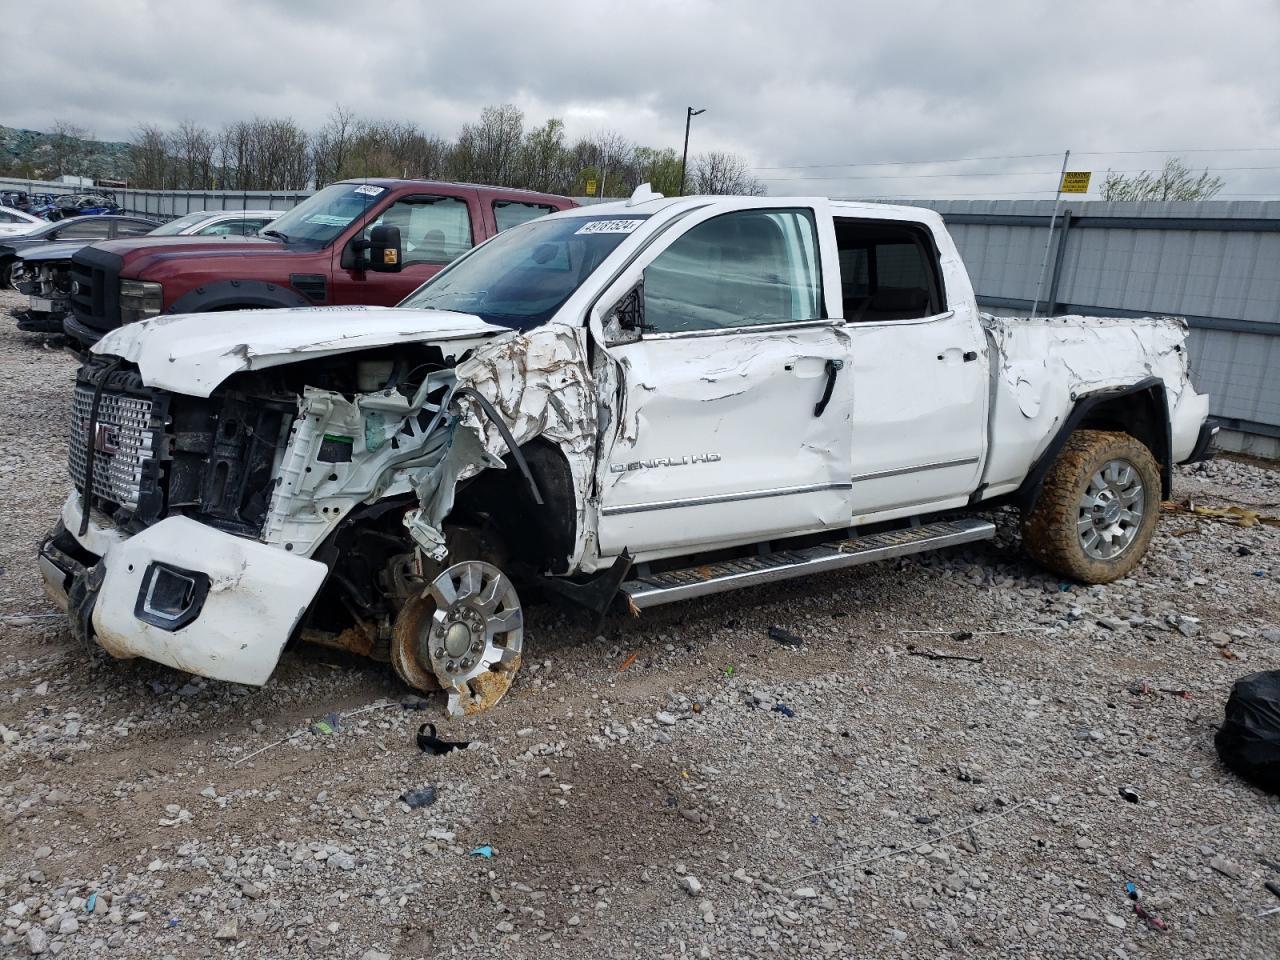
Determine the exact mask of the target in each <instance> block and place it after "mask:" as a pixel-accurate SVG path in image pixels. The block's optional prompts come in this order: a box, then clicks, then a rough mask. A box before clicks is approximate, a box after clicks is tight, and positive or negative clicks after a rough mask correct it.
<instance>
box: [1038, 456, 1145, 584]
mask: <svg viewBox="0 0 1280 960" xmlns="http://www.w3.org/2000/svg"><path fill="white" fill-rule="evenodd" d="M1159 513H1160V468H1159V466H1158V465H1157V464H1156V460H1155V457H1153V456H1152V455H1151V451H1150V450H1148V449H1147V447H1146V446H1145V445H1143V444H1142V443H1140V442H1139V441H1138V440H1136V439H1135V438H1133V437H1131V436H1130V435H1129V434H1127V433H1113V432H1109V431H1103V430H1077V431H1076V432H1075V433H1073V434H1072V435H1071V437H1070V438H1069V439H1068V440H1067V442H1066V444H1065V446H1063V448H1062V451H1061V452H1060V453H1059V454H1058V458H1057V459H1056V460H1055V461H1054V463H1053V466H1052V467H1051V468H1050V470H1049V473H1048V475H1047V476H1046V477H1045V481H1044V486H1043V488H1042V489H1041V491H1040V496H1039V498H1038V499H1037V500H1036V503H1035V506H1034V507H1033V508H1032V509H1031V510H1030V511H1029V512H1027V513H1026V514H1024V516H1023V519H1022V543H1023V546H1024V547H1025V548H1026V550H1027V552H1028V553H1029V554H1030V555H1031V556H1032V557H1033V558H1034V559H1036V560H1037V561H1039V562H1040V563H1042V564H1043V565H1044V566H1046V567H1048V568H1049V569H1050V570H1053V571H1054V572H1055V573H1059V574H1061V575H1063V576H1066V577H1070V578H1071V579H1073V580H1079V581H1081V582H1083V583H1109V582H1110V581H1112V580H1117V579H1119V578H1120V577H1123V576H1125V575H1126V574H1128V573H1129V572H1130V571H1131V570H1132V569H1133V568H1134V567H1135V566H1137V564H1138V562H1139V561H1140V560H1141V559H1142V556H1143V554H1145V553H1146V551H1147V546H1148V545H1149V544H1150V543H1151V537H1152V535H1153V534H1154V533H1155V528H1156V521H1157V519H1158V518H1159Z"/></svg>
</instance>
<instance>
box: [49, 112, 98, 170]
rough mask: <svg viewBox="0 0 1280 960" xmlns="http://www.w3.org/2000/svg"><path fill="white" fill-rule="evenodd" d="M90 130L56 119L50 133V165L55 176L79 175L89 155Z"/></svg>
mask: <svg viewBox="0 0 1280 960" xmlns="http://www.w3.org/2000/svg"><path fill="white" fill-rule="evenodd" d="M88 139H89V131H88V130H86V129H85V128H84V127H81V126H78V125H77V124H74V123H70V122H69V121H67V120H55V121H54V123H53V130H52V131H51V132H50V134H49V139H48V145H49V167H50V171H51V172H52V174H53V175H54V176H55V177H61V176H65V175H71V176H78V175H80V174H82V172H83V166H84V163H85V160H86V158H87V156H88V150H87V149H86V141H87V140H88Z"/></svg>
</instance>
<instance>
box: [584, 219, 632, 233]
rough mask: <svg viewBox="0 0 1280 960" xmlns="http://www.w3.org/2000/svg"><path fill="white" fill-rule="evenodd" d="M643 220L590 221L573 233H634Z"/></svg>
mask: <svg viewBox="0 0 1280 960" xmlns="http://www.w3.org/2000/svg"><path fill="white" fill-rule="evenodd" d="M642 223H644V221H643V220H592V221H591V222H590V223H584V224H583V225H582V226H580V227H579V228H578V229H577V230H575V231H574V233H634V232H635V231H636V230H637V229H638V228H639V226H640V224H642Z"/></svg>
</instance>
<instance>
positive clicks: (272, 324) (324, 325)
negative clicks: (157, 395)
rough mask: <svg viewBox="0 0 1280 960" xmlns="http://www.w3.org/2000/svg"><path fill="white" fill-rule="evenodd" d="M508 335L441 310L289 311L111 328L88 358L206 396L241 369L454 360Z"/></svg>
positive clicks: (503, 329) (167, 386)
mask: <svg viewBox="0 0 1280 960" xmlns="http://www.w3.org/2000/svg"><path fill="white" fill-rule="evenodd" d="M509 332H511V331H510V330H509V329H508V328H507V327H499V326H495V325H493V324H491V323H486V322H485V321H483V320H481V319H480V318H479V317H477V316H474V315H472V314H469V313H453V312H451V311H447V310H412V309H407V308H403V307H292V308H289V309H284V310H237V311H234V312H230V313H218V314H208V313H188V314H176V315H174V316H165V317H155V318H153V319H151V320H143V321H141V322H139V323H130V324H126V325H125V326H123V327H119V328H117V329H115V330H112V331H111V332H110V333H108V334H107V335H106V336H104V337H103V338H102V339H101V340H99V341H98V342H97V343H96V344H95V345H94V346H93V352H94V353H98V354H105V355H108V356H116V357H123V358H124V359H125V360H128V361H129V362H130V363H133V364H136V365H137V367H138V370H139V372H140V373H141V374H142V380H143V382H144V383H146V384H147V385H148V386H152V387H159V388H161V389H164V390H172V391H174V392H175V393H182V394H187V395H189V396H193V397H207V396H209V394H211V393H212V392H213V391H214V390H215V389H216V388H217V386H218V384H220V383H222V381H224V380H226V379H227V377H229V376H231V375H232V374H234V373H240V372H242V371H245V370H263V369H266V368H267V367H277V366H281V365H283V364H286V363H295V362H297V361H299V360H307V359H311V358H313V357H325V356H333V355H334V354H339V353H350V352H352V351H355V350H367V349H370V348H372V347H386V346H390V345H392V344H396V343H438V344H444V343H448V344H450V349H446V350H445V351H444V352H445V355H446V356H448V355H449V354H453V355H455V356H456V355H461V354H462V353H464V352H465V351H467V350H469V349H471V348H472V347H474V346H476V345H477V344H480V343H482V342H484V341H485V340H487V339H489V338H490V337H492V336H495V335H496V334H499V333H509Z"/></svg>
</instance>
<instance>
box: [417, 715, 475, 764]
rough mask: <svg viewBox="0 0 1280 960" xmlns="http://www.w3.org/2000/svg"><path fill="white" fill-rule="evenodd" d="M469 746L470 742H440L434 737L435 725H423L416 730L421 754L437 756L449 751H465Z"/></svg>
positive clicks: (440, 740)
mask: <svg viewBox="0 0 1280 960" xmlns="http://www.w3.org/2000/svg"><path fill="white" fill-rule="evenodd" d="M469 746H471V741H470V740H442V739H440V738H439V737H438V736H436V725H435V724H434V723H424V724H423V725H422V726H420V727H419V728H418V749H419V750H421V751H422V752H423V753H433V754H435V755H436V756H439V755H440V754H442V753H448V752H449V751H450V750H465V749H467V747H469Z"/></svg>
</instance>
